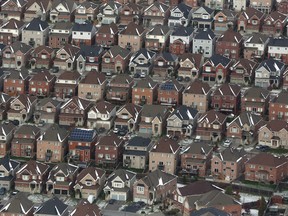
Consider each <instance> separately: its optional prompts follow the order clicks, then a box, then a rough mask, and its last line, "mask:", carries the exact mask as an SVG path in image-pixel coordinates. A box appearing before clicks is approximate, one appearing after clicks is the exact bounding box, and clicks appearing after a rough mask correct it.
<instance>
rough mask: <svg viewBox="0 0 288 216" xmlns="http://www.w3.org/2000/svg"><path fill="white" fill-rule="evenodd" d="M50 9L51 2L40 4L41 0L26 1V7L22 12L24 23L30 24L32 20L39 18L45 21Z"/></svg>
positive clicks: (49, 0)
mask: <svg viewBox="0 0 288 216" xmlns="http://www.w3.org/2000/svg"><path fill="white" fill-rule="evenodd" d="M51 7H52V1H51V0H48V1H45V2H42V1H41V0H30V1H27V5H26V8H25V12H24V21H25V22H30V21H31V20H33V19H34V18H38V17H39V18H40V19H41V20H43V21H44V20H46V19H47V18H48V15H49V12H50V10H51Z"/></svg>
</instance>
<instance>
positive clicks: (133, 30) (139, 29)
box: [118, 22, 146, 52]
mask: <svg viewBox="0 0 288 216" xmlns="http://www.w3.org/2000/svg"><path fill="white" fill-rule="evenodd" d="M145 34H146V30H145V28H144V27H143V26H141V25H137V24H135V23H134V22H130V23H129V24H128V25H127V26H126V27H125V28H124V29H123V30H121V31H120V32H119V36H118V45H119V46H121V47H122V48H125V49H128V50H130V51H131V52H136V51H138V50H139V49H141V48H142V47H143V45H144V39H145Z"/></svg>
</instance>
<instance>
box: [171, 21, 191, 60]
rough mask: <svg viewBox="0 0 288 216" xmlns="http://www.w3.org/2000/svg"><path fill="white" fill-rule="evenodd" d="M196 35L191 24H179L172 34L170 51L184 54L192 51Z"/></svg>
mask: <svg viewBox="0 0 288 216" xmlns="http://www.w3.org/2000/svg"><path fill="white" fill-rule="evenodd" d="M193 37H194V28H193V27H191V26H187V27H184V26H179V27H178V28H176V29H174V31H173V32H172V34H171V35H170V42H169V52H170V53H173V54H175V55H182V54H184V53H186V52H190V51H191V45H192V42H193Z"/></svg>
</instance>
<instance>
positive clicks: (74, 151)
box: [68, 128, 97, 162]
mask: <svg viewBox="0 0 288 216" xmlns="http://www.w3.org/2000/svg"><path fill="white" fill-rule="evenodd" d="M96 141H97V135H96V131H95V130H93V129H83V128H74V129H73V130H72V131H71V133H70V135H69V138H68V145H69V147H68V148H69V157H70V158H71V159H73V160H74V161H81V162H88V161H91V159H92V158H94V152H95V144H96Z"/></svg>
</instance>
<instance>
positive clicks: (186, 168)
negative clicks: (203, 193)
mask: <svg viewBox="0 0 288 216" xmlns="http://www.w3.org/2000/svg"><path fill="white" fill-rule="evenodd" d="M212 152H213V146H212V145H209V143H208V142H195V143H193V144H190V145H189V146H187V148H186V149H185V150H184V152H183V154H181V168H182V173H189V174H192V175H197V176H199V177H205V176H206V173H207V171H208V169H209V168H210V167H211V163H210V160H211V158H212Z"/></svg>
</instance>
